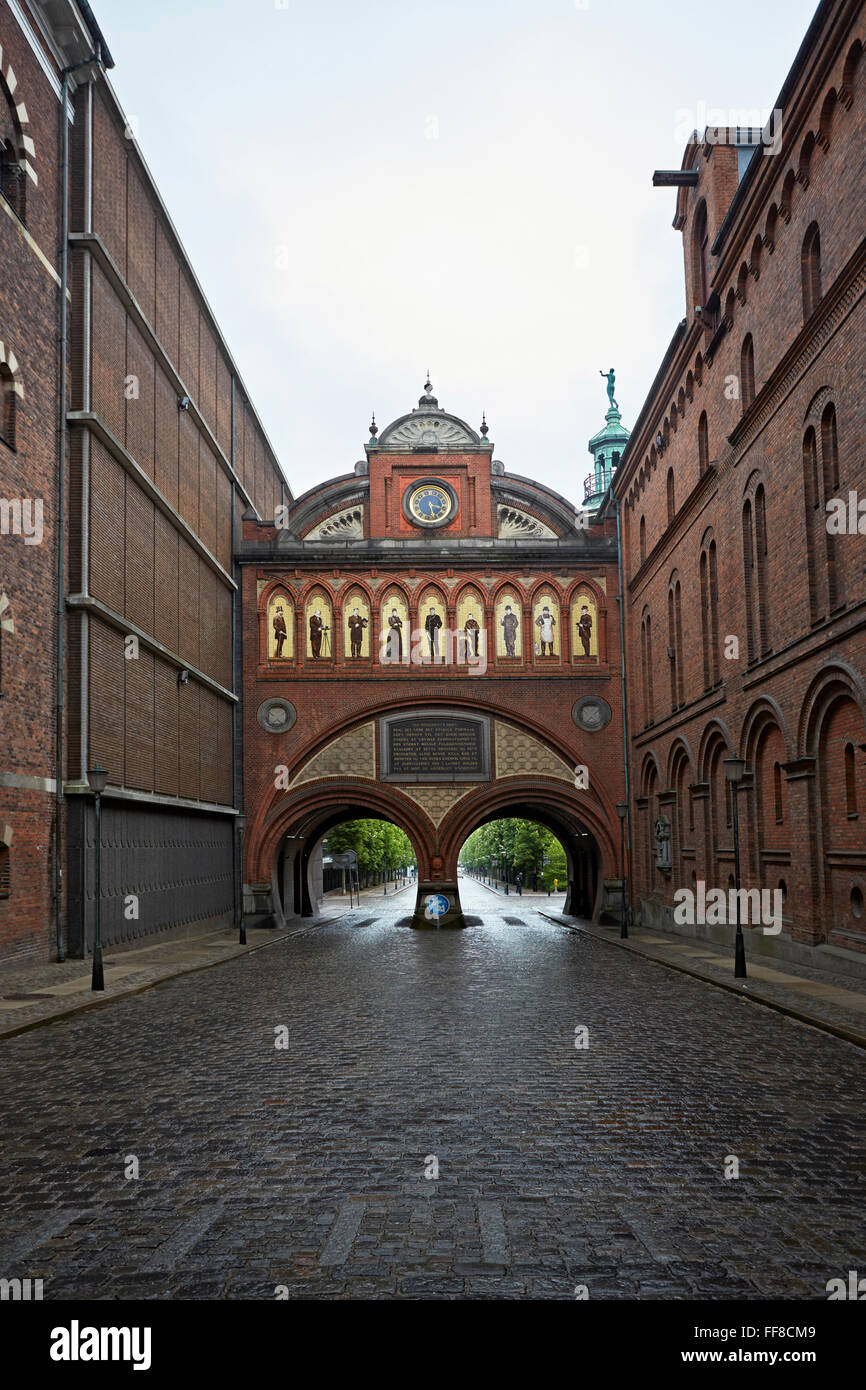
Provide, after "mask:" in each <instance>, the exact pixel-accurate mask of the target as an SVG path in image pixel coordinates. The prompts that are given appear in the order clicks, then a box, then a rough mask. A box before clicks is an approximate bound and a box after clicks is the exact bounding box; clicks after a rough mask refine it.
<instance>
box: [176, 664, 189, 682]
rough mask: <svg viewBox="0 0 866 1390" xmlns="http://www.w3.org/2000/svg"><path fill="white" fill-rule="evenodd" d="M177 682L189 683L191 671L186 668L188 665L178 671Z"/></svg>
mask: <svg viewBox="0 0 866 1390" xmlns="http://www.w3.org/2000/svg"><path fill="white" fill-rule="evenodd" d="M177 683H178V685H188V684H189V671H188V670H187V669H186V667H184V669H183V670H182V671H178V673H177Z"/></svg>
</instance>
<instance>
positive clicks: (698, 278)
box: [692, 202, 710, 308]
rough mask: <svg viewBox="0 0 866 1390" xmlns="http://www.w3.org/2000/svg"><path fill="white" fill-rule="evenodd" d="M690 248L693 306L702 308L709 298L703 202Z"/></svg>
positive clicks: (705, 218) (708, 235) (705, 211)
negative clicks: (692, 267)
mask: <svg viewBox="0 0 866 1390" xmlns="http://www.w3.org/2000/svg"><path fill="white" fill-rule="evenodd" d="M692 248H693V256H694V288H695V305H694V307H696V308H697V307H698V306H700V307H701V308H704V306H705V305H706V304H708V303H709V299H710V234H709V228H708V226H707V205H706V203H704V202H702V203H700V204H699V206H698V211H697V215H696V217H695V231H694V241H693V242H692Z"/></svg>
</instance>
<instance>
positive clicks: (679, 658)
mask: <svg viewBox="0 0 866 1390" xmlns="http://www.w3.org/2000/svg"><path fill="white" fill-rule="evenodd" d="M668 660H669V662H670V672H671V710H675V709H678V708H679V706H680V705H682V704H685V699H684V696H683V612H682V597H681V591H680V581H679V579H677V578H673V579H672V580H671V587H670V588H669V590H668Z"/></svg>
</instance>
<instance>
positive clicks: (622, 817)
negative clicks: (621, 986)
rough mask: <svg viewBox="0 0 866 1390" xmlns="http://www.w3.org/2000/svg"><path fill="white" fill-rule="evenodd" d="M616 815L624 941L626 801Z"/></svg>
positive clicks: (625, 914)
mask: <svg viewBox="0 0 866 1390" xmlns="http://www.w3.org/2000/svg"><path fill="white" fill-rule="evenodd" d="M616 813H617V815H618V816H619V872H620V888H621V893H622V896H621V901H620V911H619V935H620V940H621V941H624V940H625V938H626V937H627V936H628V911H627V908H626V905H625V818H626V816H627V815H628V804H627V802H625V801H618V802H617V804H616Z"/></svg>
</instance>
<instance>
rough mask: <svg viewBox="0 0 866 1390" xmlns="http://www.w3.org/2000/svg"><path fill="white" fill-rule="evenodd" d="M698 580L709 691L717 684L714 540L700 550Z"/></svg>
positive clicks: (717, 621)
mask: <svg viewBox="0 0 866 1390" xmlns="http://www.w3.org/2000/svg"><path fill="white" fill-rule="evenodd" d="M700 580H701V639H702V647H703V658H704V689H705V690H711V689H712V688H713V686H715V685H718V682H719V585H718V571H717V563H716V542H715V541H714V540H710V541H709V543H707V544H705V545H704V547H703V549H702V550H701V560H700Z"/></svg>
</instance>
